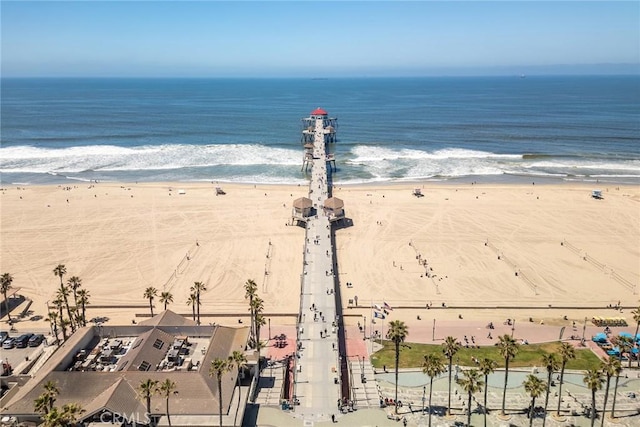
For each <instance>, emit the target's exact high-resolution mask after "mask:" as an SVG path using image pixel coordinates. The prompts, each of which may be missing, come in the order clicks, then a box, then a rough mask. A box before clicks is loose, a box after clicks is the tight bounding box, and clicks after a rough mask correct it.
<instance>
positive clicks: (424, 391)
mask: <svg viewBox="0 0 640 427" xmlns="http://www.w3.org/2000/svg"><path fill="white" fill-rule="evenodd" d="M426 393H427V386H426V385H424V386H422V415H424V403H425V401H426V400H427V398H426V397H425V394H426Z"/></svg>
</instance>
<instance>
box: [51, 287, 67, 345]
mask: <svg viewBox="0 0 640 427" xmlns="http://www.w3.org/2000/svg"><path fill="white" fill-rule="evenodd" d="M58 292H59V291H58ZM53 306H54V307H55V308H56V310H58V313H57V315H56V318H57V319H58V326H60V330H61V331H62V339H63V340H64V341H66V340H67V323H66V322H65V319H64V317H63V316H62V307H63V306H64V301H63V300H62V298H60V297H58V298H56V299H54V300H53ZM63 324H64V328H63V327H62V326H63ZM56 335H57V334H56Z"/></svg>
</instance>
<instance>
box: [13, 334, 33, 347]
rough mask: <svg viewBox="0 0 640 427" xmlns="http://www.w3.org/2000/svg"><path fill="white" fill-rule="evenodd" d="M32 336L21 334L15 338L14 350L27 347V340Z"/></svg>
mask: <svg viewBox="0 0 640 427" xmlns="http://www.w3.org/2000/svg"><path fill="white" fill-rule="evenodd" d="M32 336H33V334H22V335H20V336H19V337H18V338H16V343H15V344H16V348H26V347H27V346H28V345H29V338H31V337H32Z"/></svg>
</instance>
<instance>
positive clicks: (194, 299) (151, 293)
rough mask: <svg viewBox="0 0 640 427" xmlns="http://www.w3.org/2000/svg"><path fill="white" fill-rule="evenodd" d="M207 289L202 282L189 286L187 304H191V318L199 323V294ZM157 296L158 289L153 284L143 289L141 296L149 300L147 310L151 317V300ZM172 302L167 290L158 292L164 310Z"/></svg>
mask: <svg viewBox="0 0 640 427" xmlns="http://www.w3.org/2000/svg"><path fill="white" fill-rule="evenodd" d="M206 290H207V286H206V285H205V284H204V283H202V282H194V283H193V286H191V288H190V291H191V294H190V295H189V298H188V299H187V305H189V306H191V309H192V311H193V320H194V321H195V322H196V323H197V324H198V325H200V305H202V302H201V300H200V296H201V294H202V293H203V292H205V291H206ZM157 296H158V290H157V289H156V288H154V287H153V286H149V287H148V288H146V289H145V290H144V294H143V297H144V299H146V300H149V311H150V312H151V317H153V301H154V299H155V298H156V297H157ZM172 302H173V294H172V293H171V292H169V291H164V292H161V293H160V303H161V304H163V305H164V309H165V310H166V309H167V307H168V306H169V304H171V303H172Z"/></svg>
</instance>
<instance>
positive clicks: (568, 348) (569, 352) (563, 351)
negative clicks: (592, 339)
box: [557, 342, 576, 416]
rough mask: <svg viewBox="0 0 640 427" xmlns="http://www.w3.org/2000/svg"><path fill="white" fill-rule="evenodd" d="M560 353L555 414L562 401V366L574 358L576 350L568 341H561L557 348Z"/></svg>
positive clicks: (558, 412)
mask: <svg viewBox="0 0 640 427" xmlns="http://www.w3.org/2000/svg"><path fill="white" fill-rule="evenodd" d="M558 354H559V355H560V362H561V365H560V385H559V386H558V411H557V415H558V416H560V403H562V384H563V382H564V368H565V367H566V366H567V362H568V361H569V360H573V359H575V358H576V350H575V348H573V346H572V345H571V344H569V343H566V342H563V343H562V344H560V349H558Z"/></svg>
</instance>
